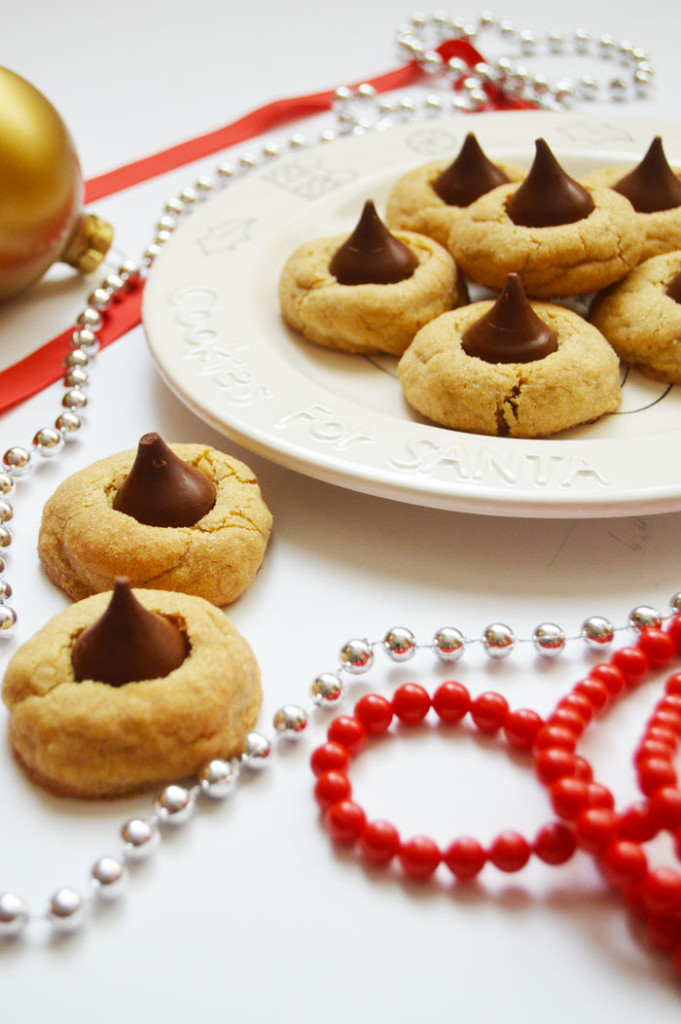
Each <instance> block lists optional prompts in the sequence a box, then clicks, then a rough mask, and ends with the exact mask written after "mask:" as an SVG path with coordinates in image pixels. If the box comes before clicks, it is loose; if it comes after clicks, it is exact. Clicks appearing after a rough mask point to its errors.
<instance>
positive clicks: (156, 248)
mask: <svg viewBox="0 0 681 1024" xmlns="http://www.w3.org/2000/svg"><path fill="white" fill-rule="evenodd" d="M160 251H161V246H160V245H156V243H155V242H152V244H151V245H148V246H147V247H146V249H145V250H144V253H143V254H142V263H143V264H144V266H145V267H150V266H152V264H153V262H154V260H155V259H156V257H157V256H158V254H159V253H160Z"/></svg>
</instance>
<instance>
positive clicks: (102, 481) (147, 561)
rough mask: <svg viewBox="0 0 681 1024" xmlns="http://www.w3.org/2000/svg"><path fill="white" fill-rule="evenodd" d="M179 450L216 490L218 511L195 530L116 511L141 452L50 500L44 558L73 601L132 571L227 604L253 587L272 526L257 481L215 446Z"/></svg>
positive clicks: (140, 579) (85, 476)
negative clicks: (157, 523)
mask: <svg viewBox="0 0 681 1024" xmlns="http://www.w3.org/2000/svg"><path fill="white" fill-rule="evenodd" d="M171 448H172V450H173V451H174V452H175V453H176V454H177V455H179V456H180V458H181V459H183V460H184V461H186V462H187V463H188V464H190V465H191V466H193V467H195V468H196V469H197V470H198V471H199V472H200V473H202V474H204V476H206V477H207V478H208V479H209V480H211V481H212V483H213V484H214V486H215V489H216V498H215V504H214V506H213V507H212V508H211V509H210V510H209V511H208V512H207V513H206V514H205V515H204V516H202V518H200V519H199V520H198V522H196V523H195V524H194V525H192V526H181V527H166V526H164V527H159V526H149V525H146V524H144V523H140V522H137V520H136V519H134V518H133V517H132V516H130V515H127V514H126V513H124V512H119V511H117V510H116V509H114V507H113V504H114V501H115V499H116V495H117V493H118V491H119V489H120V488H121V486H122V484H123V483H124V481H125V480H126V478H127V476H128V474H129V472H130V469H131V467H132V465H133V463H134V461H135V456H136V454H137V453H136V452H135V450H130V451H126V452H121V453H120V454H117V455H112V456H110V457H109V458H106V459H102V460H101V461H100V462H96V463H93V464H92V465H91V466H88V467H87V468H86V469H83V470H81V471H80V472H78V473H75V474H74V475H73V476H71V477H69V478H68V479H67V480H65V481H64V483H63V484H61V486H60V487H58V488H57V490H56V491H55V493H54V494H53V495H52V497H51V498H49V500H48V501H47V503H46V505H45V508H44V510H43V517H42V523H41V527H40V535H39V538H38V554H39V556H40V560H41V562H42V564H43V567H44V569H45V572H46V573H47V575H48V576H49V578H50V579H51V580H52V582H53V583H56V585H57V586H58V587H60V588H61V589H62V590H63V591H64V592H65V593H66V594H68V595H69V597H71V598H73V599H74V600H80V599H81V598H83V597H87V596H88V595H89V594H94V593H98V592H99V591H101V590H109V589H110V588H111V587H112V586H113V581H114V579H115V578H116V576H121V575H125V576H127V577H129V579H130V582H131V585H132V586H133V587H152V588H155V589H159V590H178V591H182V592H184V593H186V594H195V595H197V596H199V597H204V598H206V600H208V601H211V602H212V603H213V604H216V605H225V604H229V603H231V602H232V601H234V600H236V598H237V597H239V595H240V594H242V593H243V591H244V590H245V589H246V588H247V587H248V586H249V585H250V583H252V581H253V579H254V577H255V574H256V572H257V571H258V569H259V567H260V564H261V562H262V560H263V557H264V554H265V549H266V547H267V541H268V539H269V535H270V531H271V528H272V515H271V513H270V511H269V509H268V507H267V505H266V504H265V502H264V500H263V498H262V495H261V493H260V488H259V487H258V482H257V480H256V477H255V475H254V474H253V472H252V471H251V470H250V469H249V468H248V466H246V465H245V464H244V463H243V462H240V461H239V460H238V459H234V458H232V457H231V456H229V455H225V454H224V453H223V452H219V451H217V450H216V449H215V448H210V447H208V446H207V445H200V444H179V445H171Z"/></svg>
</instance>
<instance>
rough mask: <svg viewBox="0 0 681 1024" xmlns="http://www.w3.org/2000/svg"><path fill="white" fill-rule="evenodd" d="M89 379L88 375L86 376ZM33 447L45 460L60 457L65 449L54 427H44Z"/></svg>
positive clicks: (61, 438) (35, 437) (36, 435)
mask: <svg viewBox="0 0 681 1024" xmlns="http://www.w3.org/2000/svg"><path fill="white" fill-rule="evenodd" d="M72 372H73V373H76V372H78V373H82V372H83V371H82V370H78V371H76V370H73V371H72ZM85 377H86V378H87V374H85ZM33 447H34V448H35V450H36V451H37V453H38V455H41V456H42V458H43V459H51V458H52V457H53V456H54V455H58V454H59V452H60V451H61V450H62V448H63V447H64V438H63V437H62V436H61V434H60V433H59V431H58V430H55V429H54V427H43V428H42V429H41V430H39V431H38V432H37V433H36V434H35V435H34V437H33Z"/></svg>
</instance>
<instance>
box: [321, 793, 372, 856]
mask: <svg viewBox="0 0 681 1024" xmlns="http://www.w3.org/2000/svg"><path fill="white" fill-rule="evenodd" d="M324 824H325V825H326V828H327V830H328V833H329V835H330V836H331V838H332V839H333V840H334V842H336V843H345V844H347V845H350V844H351V843H354V842H355V841H356V840H357V839H359V837H360V835H361V834H362V832H363V831H364V826H365V825H366V815H365V813H364V811H363V810H362V808H361V807H360V806H359V804H356V803H353V801H352V800H339V801H338V802H337V803H335V804H331V806H330V807H329V808H328V810H327V812H326V814H325V815H324Z"/></svg>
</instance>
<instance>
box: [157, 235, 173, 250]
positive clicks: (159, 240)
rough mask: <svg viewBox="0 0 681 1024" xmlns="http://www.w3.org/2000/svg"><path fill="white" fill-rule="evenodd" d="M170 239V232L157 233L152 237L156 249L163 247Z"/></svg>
mask: <svg viewBox="0 0 681 1024" xmlns="http://www.w3.org/2000/svg"><path fill="white" fill-rule="evenodd" d="M171 237H172V232H171V231H157V232H156V235H155V236H154V245H156V247H157V248H160V247H161V246H163V245H165V244H166V242H168V241H169V240H170V238H171Z"/></svg>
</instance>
